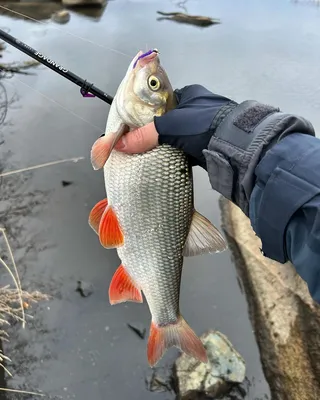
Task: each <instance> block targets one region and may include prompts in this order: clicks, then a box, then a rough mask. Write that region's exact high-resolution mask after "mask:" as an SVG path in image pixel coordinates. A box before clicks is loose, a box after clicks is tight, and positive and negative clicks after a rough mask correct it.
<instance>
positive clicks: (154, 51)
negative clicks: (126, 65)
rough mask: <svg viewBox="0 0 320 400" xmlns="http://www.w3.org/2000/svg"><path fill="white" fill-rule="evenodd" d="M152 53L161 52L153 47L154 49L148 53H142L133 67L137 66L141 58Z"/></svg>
mask: <svg viewBox="0 0 320 400" xmlns="http://www.w3.org/2000/svg"><path fill="white" fill-rule="evenodd" d="M152 53H156V54H160V53H159V50H158V49H152V50H149V51H147V52H146V53H143V54H141V56H139V57H138V58H137V59H136V61H135V63H134V64H133V69H134V68H135V67H136V65H137V63H138V61H139V60H141V59H142V58H145V57H147V56H150V54H152Z"/></svg>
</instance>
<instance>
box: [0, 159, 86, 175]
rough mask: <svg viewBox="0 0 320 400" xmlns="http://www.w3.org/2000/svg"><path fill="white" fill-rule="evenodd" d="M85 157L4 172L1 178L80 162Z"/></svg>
mask: <svg viewBox="0 0 320 400" xmlns="http://www.w3.org/2000/svg"><path fill="white" fill-rule="evenodd" d="M84 159H85V157H74V158H67V159H65V160H58V161H51V162H48V163H45V164H39V165H34V166H33V167H27V168H21V169H17V170H15V171H8V172H4V173H2V174H0V178H1V177H2V176H8V175H13V174H18V173H20V172H25V171H30V170H32V169H38V168H43V167H49V166H50V165H56V164H61V163H65V162H71V161H73V162H78V161H79V160H84Z"/></svg>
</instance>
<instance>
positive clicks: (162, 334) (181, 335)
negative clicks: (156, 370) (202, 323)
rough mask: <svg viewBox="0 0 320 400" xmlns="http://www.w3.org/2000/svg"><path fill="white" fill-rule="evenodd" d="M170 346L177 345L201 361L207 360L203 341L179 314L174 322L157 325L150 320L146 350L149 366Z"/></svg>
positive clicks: (155, 362) (205, 361)
mask: <svg viewBox="0 0 320 400" xmlns="http://www.w3.org/2000/svg"><path fill="white" fill-rule="evenodd" d="M172 346H176V347H178V348H179V349H180V350H182V351H183V352H184V353H186V354H188V355H189V356H191V357H194V358H196V359H198V360H199V361H201V362H203V363H207V362H208V358H207V353H206V350H205V348H204V345H203V343H202V342H201V340H200V339H199V338H198V336H197V335H196V334H195V333H194V331H193V330H192V329H191V328H190V326H189V325H188V324H187V322H186V321H185V320H184V318H183V317H182V316H181V315H180V316H179V318H178V320H177V322H176V323H174V324H170V325H165V326H159V325H157V324H156V323H155V322H153V321H152V322H151V327H150V335H149V341H148V350H147V354H148V362H149V364H150V366H151V367H153V366H154V365H155V364H157V362H158V361H159V360H160V359H161V358H162V357H163V355H164V353H165V352H166V350H168V349H169V348H170V347H172Z"/></svg>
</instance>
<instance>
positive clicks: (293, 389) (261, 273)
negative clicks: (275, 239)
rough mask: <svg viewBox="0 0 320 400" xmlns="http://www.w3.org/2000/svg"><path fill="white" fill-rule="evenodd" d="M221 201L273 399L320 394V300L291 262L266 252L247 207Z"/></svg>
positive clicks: (309, 398) (310, 398)
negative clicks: (275, 257)
mask: <svg viewBox="0 0 320 400" xmlns="http://www.w3.org/2000/svg"><path fill="white" fill-rule="evenodd" d="M220 205H221V208H222V219H223V227H224V230H225V234H226V237H227V239H228V244H229V248H230V250H231V251H232V253H233V257H234V262H235V264H236V268H237V271H238V274H239V276H240V278H241V281H242V286H243V287H244V289H245V293H246V296H247V301H248V305H249V312H250V318H251V322H252V325H253V327H254V332H255V335H256V339H257V342H258V345H259V349H260V355H261V360H262V366H263V370H264V373H265V376H266V379H267V381H268V383H269V386H270V390H271V394H272V399H273V400H317V399H320V379H319V377H320V306H319V304H317V303H316V302H314V301H313V299H312V298H311V296H310V294H309V291H308V288H307V285H306V283H305V282H304V281H303V280H302V278H300V276H299V275H298V274H297V273H296V271H295V269H294V267H293V265H292V264H291V263H290V262H288V263H286V264H279V263H277V262H275V261H273V260H270V259H269V258H267V257H264V256H263V255H262V254H261V251H260V248H261V241H260V239H259V238H258V237H257V236H256V235H255V233H254V231H253V230H252V227H251V224H250V220H249V219H248V218H247V217H246V216H245V215H244V214H243V213H242V211H241V210H240V209H239V208H238V207H236V206H235V205H233V204H232V203H230V202H229V201H227V200H225V199H221V201H220Z"/></svg>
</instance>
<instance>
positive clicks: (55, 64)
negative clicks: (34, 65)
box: [35, 51, 68, 73]
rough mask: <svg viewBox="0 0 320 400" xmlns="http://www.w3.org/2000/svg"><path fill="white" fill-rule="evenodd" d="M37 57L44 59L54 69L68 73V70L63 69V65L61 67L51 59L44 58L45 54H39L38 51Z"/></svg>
mask: <svg viewBox="0 0 320 400" xmlns="http://www.w3.org/2000/svg"><path fill="white" fill-rule="evenodd" d="M35 56H38V57H40V58H42V59H43V60H44V61H47V63H48V64H51V65H53V66H54V67H56V68H58V69H60V71H62V72H64V73H67V72H68V70H67V69H66V68H63V67H62V65H59V64H57V63H56V62H55V61H52V60H50V58H48V57H46V56H44V55H43V54H41V53H39V52H38V51H37V52H36V53H35Z"/></svg>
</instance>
